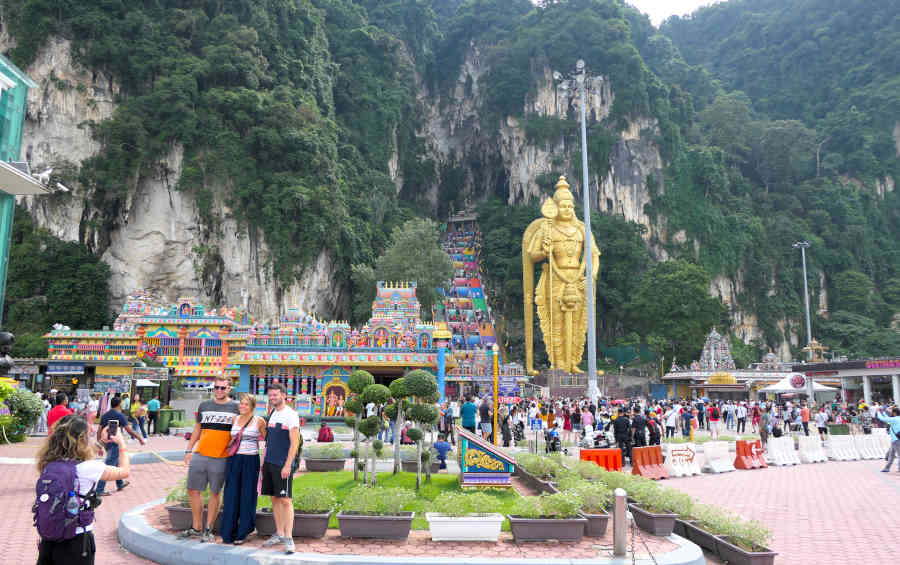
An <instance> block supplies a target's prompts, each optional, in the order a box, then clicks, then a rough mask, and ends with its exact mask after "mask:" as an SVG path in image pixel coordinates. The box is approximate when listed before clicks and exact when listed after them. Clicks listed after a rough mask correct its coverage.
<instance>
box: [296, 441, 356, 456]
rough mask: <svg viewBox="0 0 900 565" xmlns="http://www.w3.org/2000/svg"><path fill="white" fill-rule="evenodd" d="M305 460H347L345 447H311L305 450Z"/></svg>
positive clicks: (327, 445) (331, 445)
mask: <svg viewBox="0 0 900 565" xmlns="http://www.w3.org/2000/svg"><path fill="white" fill-rule="evenodd" d="M303 457H304V458H305V459H346V458H347V454H346V452H345V451H344V446H343V445H341V444H339V443H331V444H325V445H322V444H319V445H311V446H310V447H306V448H304V449H303Z"/></svg>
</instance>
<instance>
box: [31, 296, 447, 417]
mask: <svg viewBox="0 0 900 565" xmlns="http://www.w3.org/2000/svg"><path fill="white" fill-rule="evenodd" d="M420 311H421V305H420V303H419V300H418V298H417V297H416V283H414V282H402V283H396V282H384V281H380V282H378V283H377V291H376V296H375V300H374V301H373V303H372V317H371V318H370V319H369V321H368V323H366V324H365V325H363V326H362V327H360V328H352V327H351V326H350V324H348V323H347V322H343V321H323V320H319V319H318V318H316V317H315V316H314V315H311V314H306V313H303V312H301V311H300V310H298V309H290V310H288V311H287V313H286V314H285V315H284V316H283V317H282V318H281V320H279V323H278V324H277V325H272V326H270V325H268V324H264V323H257V322H254V321H253V320H252V319H251V318H250V317H249V315H248V314H247V313H246V312H244V311H242V310H240V309H235V308H220V309H214V310H209V311H207V310H206V309H205V308H204V307H203V306H202V305H199V304H196V300H194V299H192V298H183V299H179V300H178V302H177V303H176V304H171V305H161V304H159V303H158V301H157V300H155V299H154V298H153V297H152V296H151V295H150V294H149V293H147V292H145V291H138V292H135V293H134V294H133V295H132V296H130V297H129V299H128V301H127V302H126V304H125V305H124V306H123V308H122V312H121V313H120V314H119V316H118V318H117V319H116V322H115V324H114V329H112V330H109V329H104V330H71V329H69V328H67V327H64V326H57V327H55V328H54V329H53V331H51V332H50V333H48V334H47V335H45V336H44V337H45V339H47V341H48V346H49V359H48V360H46V362H45V363H46V364H45V365H43V366H42V369H43V371H44V373H45V374H46V375H47V376H48V379H47V382H46V383H43V384H44V385H45V387H46V388H47V389H48V390H49V388H50V387H53V388H57V389H59V390H68V391H70V392H74V391H75V390H77V389H82V390H84V389H87V390H89V391H90V392H107V391H119V392H129V391H131V392H133V391H134V390H135V388H136V387H140V386H142V385H143V386H156V384H155V383H156V382H161V381H167V380H169V379H172V380H174V381H176V382H177V383H178V384H179V386H183V387H184V388H188V389H190V388H197V389H206V388H209V387H210V386H212V383H213V381H214V380H215V378H216V377H217V376H222V375H224V376H227V377H229V378H231V379H232V382H233V383H234V385H235V389H236V391H237V392H250V393H253V394H256V395H258V396H259V399H260V401H262V405H263V406H264V404H265V394H266V391H267V389H268V387H269V386H271V385H272V384H273V383H276V382H277V383H281V384H283V385H284V386H285V387H286V389H287V392H288V396H289V398H290V400H291V402H292V403H293V404H294V405H295V407H296V408H297V410H298V411H299V412H300V413H301V414H302V415H308V416H312V415H319V416H328V417H341V416H342V410H343V402H344V399H346V397H347V391H348V387H347V380H348V378H349V376H350V374H351V373H352V372H353V371H354V370H356V369H364V370H367V371H369V372H371V373H372V374H373V375H374V376H375V378H376V381H377V382H379V383H382V384H389V383H390V382H391V381H392V380H393V379H395V378H398V377H401V376H403V375H404V374H406V373H407V372H408V371H411V370H413V369H425V370H428V371H430V372H432V373H433V374H434V375H435V376H436V377H437V379H438V383H439V386H440V389H441V392H442V393H443V392H444V382H445V381H444V378H445V376H446V372H447V370H448V369H449V370H452V369H454V368H455V367H456V364H457V363H456V359H455V358H454V357H453V355H452V354H451V352H450V350H449V346H450V335H449V334H448V333H446V332H442V331H440V330H436V329H435V326H434V325H433V324H430V323H425V322H423V321H422V320H421V319H420ZM144 365H149V366H144ZM139 380H140V381H141V384H138V381H139Z"/></svg>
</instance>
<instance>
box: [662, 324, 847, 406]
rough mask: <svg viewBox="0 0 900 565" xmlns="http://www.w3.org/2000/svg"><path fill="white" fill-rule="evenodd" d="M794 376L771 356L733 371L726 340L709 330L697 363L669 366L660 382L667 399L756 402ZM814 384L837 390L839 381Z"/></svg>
mask: <svg viewBox="0 0 900 565" xmlns="http://www.w3.org/2000/svg"><path fill="white" fill-rule="evenodd" d="M796 375H797V372H796V369H795V367H794V364H793V363H782V362H779V361H778V359H777V358H776V356H775V354H774V353H771V352H770V353H767V354H766V355H765V356H764V357H763V359H762V362H760V363H752V364H751V365H750V366H749V367H747V368H745V369H739V368H737V367H736V366H735V363H734V358H733V357H732V355H731V345H730V344H729V340H728V337H727V336H722V335H721V334H719V332H717V331H716V330H715V328H713V330H712V331H711V332H710V333H709V335H708V336H707V337H706V341H705V342H704V344H703V350H702V352H701V353H700V359H699V360H697V361H693V362H692V363H691V364H690V365H689V366H686V367H680V366H678V365H673V366H672V368H671V370H670V371H669V372H668V373H666V374H665V375H664V376H663V377H662V380H663V383H666V384H667V385H670V387H671V389H670V391H669V397H670V398H702V397H708V398H710V399H721V400H757V399H759V398H760V393H759V391H760V389H762V388H765V387H767V386H769V385H773V384H776V383H779V382H781V381H782V380H784V379H788V380H789V379H791V378H792V377H794V376H796ZM815 382H817V383H819V384H824V385H826V386H836V387H840V380H839V379H829V378H818V377H817V378H816V379H815ZM797 393H803V389H802V388H801V389H797Z"/></svg>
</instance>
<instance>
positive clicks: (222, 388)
mask: <svg viewBox="0 0 900 565" xmlns="http://www.w3.org/2000/svg"><path fill="white" fill-rule="evenodd" d="M213 388H214V389H216V390H228V386H218V385H216V386H214V387H213Z"/></svg>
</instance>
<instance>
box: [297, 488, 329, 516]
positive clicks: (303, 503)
mask: <svg viewBox="0 0 900 565" xmlns="http://www.w3.org/2000/svg"><path fill="white" fill-rule="evenodd" d="M291 502H292V503H293V505H294V510H296V511H298V512H303V513H306V514H317V513H324V512H330V511H331V510H334V507H335V506H337V497H335V496H334V492H332V490H331V489H330V488H327V487H319V486H311V487H303V488H299V489H297V490H295V491H294V495H293V496H292V497H291Z"/></svg>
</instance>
